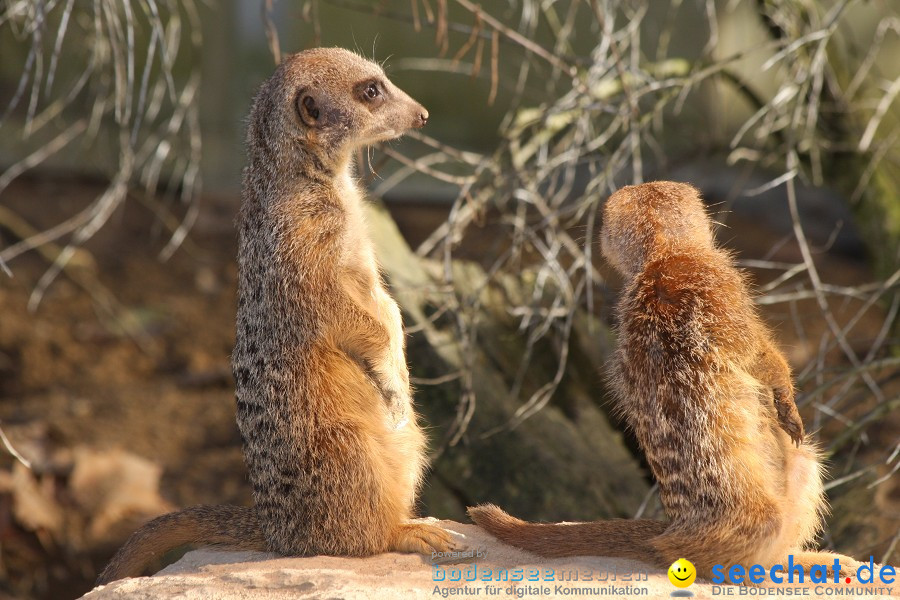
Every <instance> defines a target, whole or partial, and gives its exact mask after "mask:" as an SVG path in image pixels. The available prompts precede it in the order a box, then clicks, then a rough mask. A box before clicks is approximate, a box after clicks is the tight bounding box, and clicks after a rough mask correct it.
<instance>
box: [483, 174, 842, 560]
mask: <svg viewBox="0 0 900 600" xmlns="http://www.w3.org/2000/svg"><path fill="white" fill-rule="evenodd" d="M600 238H601V247H602V252H603V255H604V256H605V258H606V259H607V261H608V262H609V263H610V264H611V265H612V266H613V267H614V268H615V269H616V270H617V271H619V272H620V273H621V274H622V276H623V278H624V286H625V287H624V290H623V292H622V296H621V299H620V301H619V302H618V305H617V308H616V313H617V318H618V343H617V348H616V352H615V358H614V360H613V364H612V368H611V377H610V380H611V384H612V388H613V390H614V392H615V396H616V403H617V404H616V406H617V409H618V410H619V411H620V412H621V414H622V415H623V416H624V418H625V421H626V422H627V425H628V426H629V427H631V428H632V429H633V430H634V433H635V435H636V437H637V440H638V442H639V444H640V446H641V448H642V449H643V451H644V452H645V453H646V456H647V462H648V463H649V465H650V469H651V471H652V472H653V475H654V476H655V478H656V480H657V482H658V484H659V496H660V501H661V502H662V505H663V508H664V510H665V513H666V516H667V517H668V519H669V520H668V521H658V520H649V519H634V520H629V519H612V520H605V521H597V522H591V523H574V524H539V523H527V522H524V521H521V520H519V519H516V518H514V517H511V516H510V515H508V514H506V513H505V512H503V511H502V510H501V509H500V508H498V507H496V506H493V505H482V506H478V507H474V508H470V509H469V514H470V515H471V517H472V519H473V520H474V521H475V523H476V524H478V525H479V526H481V527H482V528H484V529H486V530H487V531H488V532H490V533H492V534H493V535H495V536H496V537H498V538H499V539H500V540H502V541H504V542H507V543H510V544H512V545H514V546H518V547H520V548H523V549H525V550H529V551H531V552H534V553H536V554H539V555H543V556H547V557H564V556H584V555H594V556H611V557H623V558H633V559H639V560H643V561H645V562H650V563H652V564H655V565H656V566H659V567H663V568H666V567H668V566H669V565H670V564H671V563H673V562H674V561H675V560H677V559H678V558H680V557H686V558H687V559H688V560H690V561H691V562H692V563H693V564H694V565H695V567H696V568H697V572H698V574H700V575H701V576H705V577H709V576H710V571H711V569H712V567H713V565H716V564H722V565H731V564H743V565H754V564H761V565H769V566H772V565H775V564H787V562H786V561H787V558H788V555H793V562H794V564H802V565H804V566H805V567H809V566H811V565H814V564H823V565H833V564H834V559H835V558H838V559H840V560H841V563H842V566H844V567H849V566H852V565H858V564H859V563H857V562H856V561H854V560H853V559H851V558H849V557H845V556H841V555H835V554H830V553H822V552H813V551H810V550H809V549H808V548H809V547H810V546H811V544H812V542H813V540H814V538H815V537H816V534H817V533H818V531H819V529H820V526H821V520H822V516H823V513H824V511H825V508H826V503H825V498H824V492H823V486H822V468H821V466H820V457H819V453H818V451H817V450H816V448H815V446H814V445H813V444H812V443H811V442H810V441H807V440H806V439H805V437H804V432H803V423H802V421H801V420H800V416H799V414H798V412H797V408H796V405H795V403H794V392H793V385H792V378H791V371H790V367H789V366H788V363H787V361H786V360H785V358H784V355H783V354H782V353H781V352H780V351H779V350H778V348H777V347H776V345H775V342H774V340H773V336H772V334H771V333H770V332H769V330H768V329H767V327H766V326H765V325H764V323H763V321H762V320H761V318H760V317H759V315H758V313H757V311H756V309H755V307H754V304H753V301H752V298H751V295H750V292H749V291H748V289H749V286H748V283H747V278H746V276H745V275H744V273H742V272H741V271H739V270H738V269H737V268H736V267H735V265H734V260H733V258H732V256H731V255H730V254H729V253H728V252H727V251H725V250H723V249H721V248H719V247H717V246H716V243H715V241H714V238H713V229H712V221H711V219H710V218H709V216H708V215H707V213H706V209H705V207H704V205H703V202H702V200H701V199H700V195H699V193H698V191H697V190H696V189H694V188H693V187H691V186H690V185H686V184H682V183H673V182H656V183H647V184H643V185H636V186H629V187H625V188H623V189H621V190H619V191H617V192H616V193H614V194H613V195H612V196H611V197H610V198H609V200H608V202H607V203H606V205H605V207H604V212H603V225H602V229H601V234H600ZM807 572H808V571H807Z"/></svg>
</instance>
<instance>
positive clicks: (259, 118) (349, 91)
mask: <svg viewBox="0 0 900 600" xmlns="http://www.w3.org/2000/svg"><path fill="white" fill-rule="evenodd" d="M427 121H428V111H427V110H425V108H424V107H423V106H422V105H421V104H419V103H418V102H416V101H415V100H413V99H412V98H410V97H409V95H407V94H406V93H405V92H404V91H403V90H401V89H400V88H398V87H397V86H395V85H394V84H393V83H391V81H390V80H389V79H388V78H387V76H385V74H384V71H383V70H382V68H381V67H380V66H379V65H377V64H375V63H373V62H371V61H369V60H366V59H364V58H362V57H361V56H359V55H357V54H354V53H353V52H350V51H348V50H344V49H342V48H314V49H311V50H305V51H303V52H298V53H297V54H292V55H290V56H287V57H285V59H284V60H283V61H282V63H281V64H280V65H279V66H278V69H277V70H276V71H275V74H274V75H272V77H271V78H270V79H269V81H268V82H266V84H264V85H263V87H262V89H261V90H260V93H259V94H258V95H257V99H256V101H255V103H254V107H253V110H252V112H251V117H250V137H251V139H254V138H255V139H256V141H257V142H259V141H260V138H264V139H273V138H274V139H278V140H280V141H281V142H282V145H281V146H280V147H279V148H278V149H277V151H279V152H287V153H289V154H290V152H291V151H292V150H293V149H294V148H296V147H298V146H299V147H301V148H302V149H304V150H305V151H306V152H307V153H312V154H313V155H315V156H316V157H318V158H319V159H320V160H324V161H325V162H326V163H332V164H331V165H328V166H333V164H334V163H341V162H344V161H346V160H347V159H348V158H349V156H350V154H351V152H352V151H353V150H355V149H356V148H359V147H360V146H365V145H368V144H372V143H375V142H380V141H384V140H390V139H394V138H397V137H400V136H401V135H403V134H404V133H406V132H407V131H409V130H410V129H413V128H418V127H422V126H424V125H425V123H426V122H427ZM251 145H252V144H251Z"/></svg>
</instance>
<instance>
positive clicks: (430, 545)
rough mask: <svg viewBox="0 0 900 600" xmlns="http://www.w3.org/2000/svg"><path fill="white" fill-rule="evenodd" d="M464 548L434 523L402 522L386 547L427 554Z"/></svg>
mask: <svg viewBox="0 0 900 600" xmlns="http://www.w3.org/2000/svg"><path fill="white" fill-rule="evenodd" d="M463 549H464V548H463V547H462V546H460V545H459V544H457V543H456V542H454V540H453V538H452V537H451V536H450V534H449V533H448V532H447V531H446V530H444V529H442V528H440V527H437V526H436V525H426V524H424V523H404V524H403V525H400V526H399V527H397V529H396V530H395V531H394V535H393V539H392V540H391V544H390V546H389V548H388V550H389V551H392V552H409V553H418V554H427V555H429V556H431V555H432V553H434V552H442V553H443V552H459V551H461V550H463Z"/></svg>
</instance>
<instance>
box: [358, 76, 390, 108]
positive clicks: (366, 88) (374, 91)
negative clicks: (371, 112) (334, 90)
mask: <svg viewBox="0 0 900 600" xmlns="http://www.w3.org/2000/svg"><path fill="white" fill-rule="evenodd" d="M382 89H383V88H382V85H381V84H380V83H379V82H378V81H369V82H366V83H364V84H361V85H360V86H359V88H357V90H358V93H359V95H360V96H361V98H362V100H363V102H365V103H366V104H368V105H369V108H377V107H379V106H381V105H382V104H384V92H383V91H382Z"/></svg>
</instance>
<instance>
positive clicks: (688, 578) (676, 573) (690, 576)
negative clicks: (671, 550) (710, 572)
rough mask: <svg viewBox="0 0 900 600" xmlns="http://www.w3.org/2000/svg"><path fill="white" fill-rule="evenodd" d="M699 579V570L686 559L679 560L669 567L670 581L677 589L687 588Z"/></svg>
mask: <svg viewBox="0 0 900 600" xmlns="http://www.w3.org/2000/svg"><path fill="white" fill-rule="evenodd" d="M696 578H697V569H695V568H694V565H692V564H691V562H690V561H689V560H687V559H685V558H679V559H678V560H676V561H675V562H673V563H672V566H671V567H669V581H671V582H672V585H674V586H675V587H680V588H686V587H688V586H689V585H691V584H692V583H694V580H695V579H696Z"/></svg>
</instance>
